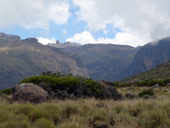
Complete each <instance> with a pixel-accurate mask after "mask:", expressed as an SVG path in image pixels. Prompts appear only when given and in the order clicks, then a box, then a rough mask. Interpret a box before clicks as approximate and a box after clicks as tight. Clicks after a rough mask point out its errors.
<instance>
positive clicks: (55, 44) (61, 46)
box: [48, 40, 81, 48]
mask: <svg viewBox="0 0 170 128" xmlns="http://www.w3.org/2000/svg"><path fill="white" fill-rule="evenodd" d="M48 45H49V46H53V47H56V48H66V47H74V46H80V45H81V44H78V43H71V42H64V43H61V42H60V41H58V40H57V41H56V43H51V44H50V43H49V44H48Z"/></svg>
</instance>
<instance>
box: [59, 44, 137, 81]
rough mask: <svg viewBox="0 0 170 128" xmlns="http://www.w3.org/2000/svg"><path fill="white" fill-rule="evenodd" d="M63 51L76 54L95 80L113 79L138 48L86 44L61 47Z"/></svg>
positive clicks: (115, 78)
mask: <svg viewBox="0 0 170 128" xmlns="http://www.w3.org/2000/svg"><path fill="white" fill-rule="evenodd" d="M61 50H62V51H63V52H67V53H69V54H72V55H77V56H78V57H79V58H80V60H81V62H83V64H84V66H85V67H86V69H87V71H88V74H89V76H90V77H91V78H93V79H95V80H106V81H115V80H120V79H121V78H122V74H120V73H121V72H122V71H123V70H124V69H125V68H126V67H128V66H129V64H131V62H132V61H133V57H134V56H135V54H136V52H137V51H138V48H134V47H131V46H125V45H113V44H87V45H80V46H70V47H65V48H61Z"/></svg>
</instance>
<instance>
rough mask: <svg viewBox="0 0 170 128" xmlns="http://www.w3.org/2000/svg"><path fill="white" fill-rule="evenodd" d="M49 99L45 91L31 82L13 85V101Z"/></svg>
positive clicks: (41, 100) (39, 101)
mask: <svg viewBox="0 0 170 128" xmlns="http://www.w3.org/2000/svg"><path fill="white" fill-rule="evenodd" d="M48 100H49V95H48V93H47V91H45V90H44V89H42V88H41V87H39V86H38V85H35V84H32V83H22V84H19V85H17V86H16V87H15V90H14V96H13V101H18V102H31V103H42V102H45V101H48Z"/></svg>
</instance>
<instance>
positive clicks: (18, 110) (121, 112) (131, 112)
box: [0, 87, 170, 128]
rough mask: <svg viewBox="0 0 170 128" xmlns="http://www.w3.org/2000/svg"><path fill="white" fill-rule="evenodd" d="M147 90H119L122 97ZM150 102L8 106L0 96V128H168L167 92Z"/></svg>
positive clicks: (90, 101)
mask: <svg viewBox="0 0 170 128" xmlns="http://www.w3.org/2000/svg"><path fill="white" fill-rule="evenodd" d="M145 89H148V87H146V88H139V87H136V88H133V89H130V88H119V89H118V90H119V92H121V93H122V94H123V95H125V94H126V93H127V92H128V93H134V94H136V95H137V94H138V93H139V92H140V91H142V90H145ZM154 92H155V97H153V98H149V99H143V98H135V99H127V98H123V99H122V100H119V101H113V100H97V99H93V98H91V99H78V100H54V101H50V102H48V103H43V104H37V105H33V104H29V103H28V104H21V103H12V104H11V103H10V98H11V97H9V96H1V97H0V128H170V89H169V88H168V87H167V88H165V87H162V88H160V89H158V88H156V89H154Z"/></svg>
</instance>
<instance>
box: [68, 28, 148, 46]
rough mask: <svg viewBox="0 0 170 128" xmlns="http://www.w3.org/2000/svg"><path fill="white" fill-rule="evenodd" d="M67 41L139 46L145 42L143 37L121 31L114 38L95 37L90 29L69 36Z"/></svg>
mask: <svg viewBox="0 0 170 128" xmlns="http://www.w3.org/2000/svg"><path fill="white" fill-rule="evenodd" d="M67 41H70V42H76V43H80V44H88V43H90V44H108V43H111V44H121V45H131V46H135V47H136V46H138V45H139V44H141V45H143V42H145V41H144V40H143V39H141V38H140V37H138V36H137V35H134V34H130V33H124V32H119V33H117V34H116V36H115V38H114V39H111V38H104V37H100V38H98V39H95V38H94V37H93V36H92V34H91V33H90V32H89V31H84V32H82V33H77V34H75V35H74V36H73V37H71V38H68V39H67Z"/></svg>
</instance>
